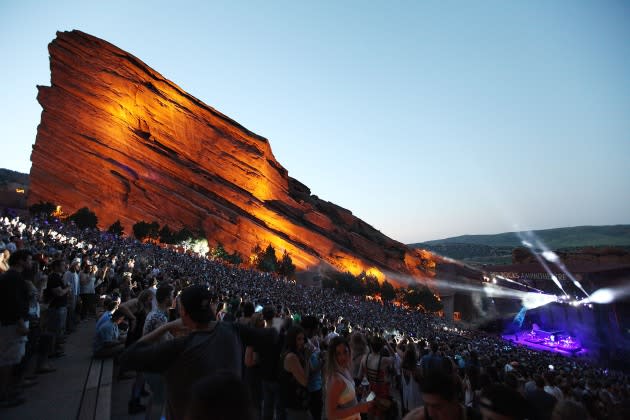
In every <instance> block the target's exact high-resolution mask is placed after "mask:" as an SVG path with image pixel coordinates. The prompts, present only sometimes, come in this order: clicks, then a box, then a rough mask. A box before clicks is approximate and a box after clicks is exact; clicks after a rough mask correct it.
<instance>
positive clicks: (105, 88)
mask: <svg viewBox="0 0 630 420" xmlns="http://www.w3.org/2000/svg"><path fill="white" fill-rule="evenodd" d="M49 53H50V67H51V86H50V87H47V86H39V87H38V89H39V94H38V97H37V98H38V101H39V102H40V104H41V105H42V108H43V111H42V115H41V123H40V125H39V127H38V130H37V138H36V142H35V145H34V146H33V152H32V155H31V161H32V168H31V173H30V180H31V186H30V191H29V203H31V204H32V203H36V202H39V201H51V202H53V203H55V204H59V205H61V206H62V207H63V209H64V211H65V212H66V213H72V212H74V211H75V210H77V209H78V208H81V207H84V206H87V207H89V208H90V209H91V210H93V211H95V212H96V214H97V215H98V217H99V225H100V226H101V227H102V228H107V227H108V226H109V225H110V224H112V223H113V222H114V221H116V220H120V221H121V223H122V224H123V226H124V227H125V230H126V232H131V227H132V225H133V224H134V223H136V222H138V221H140V220H145V221H153V220H155V221H158V222H159V223H160V225H162V226H163V225H166V224H168V225H169V226H170V227H171V228H176V229H179V228H181V227H183V226H186V227H188V228H189V229H191V230H193V231H194V230H201V229H203V231H204V232H205V233H206V234H207V236H208V238H209V240H210V241H211V242H212V243H214V242H217V241H220V242H222V243H223V244H224V246H225V248H226V249H228V250H230V251H232V250H236V251H239V252H240V253H242V254H243V255H245V256H248V255H249V254H250V251H251V249H252V248H253V247H254V245H256V244H261V245H263V246H264V245H266V244H267V243H271V244H272V245H273V246H274V247H275V248H276V249H277V250H280V251H282V250H287V252H289V253H290V254H291V256H292V258H293V261H294V263H295V264H296V265H297V267H298V268H299V269H313V268H315V267H317V266H321V265H322V264H323V265H328V264H329V265H331V266H333V267H335V268H337V269H340V270H343V271H350V272H352V273H353V274H358V273H360V272H361V271H369V272H370V273H373V274H377V275H378V276H379V277H380V278H382V277H383V276H382V275H383V273H385V274H387V273H390V272H391V273H396V274H397V276H396V277H397V278H398V279H400V278H402V277H400V276H403V277H404V276H406V275H408V276H411V277H413V278H415V279H416V280H421V279H426V278H428V277H430V273H431V270H430V268H431V255H430V254H429V253H427V252H426V251H421V250H413V249H409V248H408V247H406V246H405V245H403V244H401V243H399V242H397V241H394V240H392V239H390V238H388V237H386V236H385V235H383V234H382V233H380V232H379V231H377V230H376V229H374V228H373V227H372V226H370V225H368V224H367V223H365V222H364V221H362V220H360V219H358V218H356V217H355V216H354V215H353V214H352V213H351V212H350V211H349V210H346V209H343V208H341V207H339V206H337V205H335V204H333V203H330V202H327V201H324V200H321V199H319V198H318V197H317V196H315V195H312V194H311V192H310V190H309V189H308V187H306V186H305V185H303V184H301V183H300V182H299V181H297V180H295V179H293V178H291V177H289V176H288V173H287V171H286V169H284V167H282V165H281V164H280V163H279V162H277V161H276V159H275V157H274V155H273V153H272V151H271V147H270V144H269V142H268V141H267V139H265V138H264V137H261V136H259V135H256V134H254V133H252V132H251V131H249V130H247V129H246V128H244V127H242V126H241V125H240V124H238V123H237V122H235V121H233V120H231V119H230V118H228V117H226V116H225V115H223V114H221V113H220V112H218V111H216V110H215V109H213V108H212V107H210V106H208V105H206V104H204V103H203V102H201V101H200V100H198V99H196V98H195V97H193V96H191V95H190V94H188V93H186V92H184V91H183V90H182V89H181V88H179V87H178V86H177V85H176V84H174V83H173V82H171V81H169V80H167V79H165V78H164V77H162V76H161V75H160V74H159V73H157V72H156V71H154V70H153V69H151V68H150V67H149V66H147V65H146V64H145V63H143V62H142V61H141V60H139V59H138V58H136V57H134V56H133V55H131V54H129V53H127V52H125V51H122V50H120V49H119V48H117V47H115V46H114V45H112V44H110V43H108V42H106V41H103V40H101V39H98V38H96V37H93V36H91V35H88V34H85V33H83V32H80V31H71V32H59V33H57V38H56V39H55V40H53V42H51V43H50V45H49ZM209 76H210V77H211V73H210V74H209ZM394 281H395V282H397V283H400V281H397V280H395V279H394Z"/></svg>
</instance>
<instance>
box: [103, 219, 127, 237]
mask: <svg viewBox="0 0 630 420" xmlns="http://www.w3.org/2000/svg"><path fill="white" fill-rule="evenodd" d="M107 231H108V232H109V233H112V234H114V235H117V236H122V235H123V234H124V233H125V230H124V228H123V226H122V224H120V220H116V221H115V222H114V223H112V224H111V226H110V227H109V228H107Z"/></svg>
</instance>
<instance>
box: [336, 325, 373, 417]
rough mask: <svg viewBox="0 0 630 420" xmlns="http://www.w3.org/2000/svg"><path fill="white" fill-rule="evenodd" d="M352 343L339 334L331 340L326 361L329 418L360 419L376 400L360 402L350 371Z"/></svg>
mask: <svg viewBox="0 0 630 420" xmlns="http://www.w3.org/2000/svg"><path fill="white" fill-rule="evenodd" d="M350 361H351V357H350V345H349V344H348V340H346V339H345V338H344V337H342V336H337V337H335V338H333V339H332V340H331V341H330V345H329V347H328V355H327V361H326V376H327V386H326V389H327V390H326V416H327V418H328V420H360V419H361V414H360V413H367V412H368V411H369V410H370V409H371V408H372V406H373V404H374V400H373V398H374V397H373V396H372V398H369V399H370V401H365V402H362V403H359V402H358V401H357V397H356V393H355V390H354V379H353V378H352V375H351V373H350Z"/></svg>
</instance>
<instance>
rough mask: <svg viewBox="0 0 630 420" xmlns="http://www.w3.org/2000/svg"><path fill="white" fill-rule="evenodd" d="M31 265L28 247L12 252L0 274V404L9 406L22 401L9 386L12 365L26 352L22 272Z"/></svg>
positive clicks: (25, 299) (25, 298)
mask: <svg viewBox="0 0 630 420" xmlns="http://www.w3.org/2000/svg"><path fill="white" fill-rule="evenodd" d="M31 264H32V254H31V252H30V251H28V250H19V251H16V252H14V253H13V254H12V255H11V257H10V259H9V266H10V267H11V268H10V269H9V270H8V271H7V272H5V273H3V274H2V275H1V276H0V406H2V407H13V406H16V405H19V404H22V403H24V399H23V398H20V397H18V396H17V395H15V394H13V395H12V394H11V391H12V390H14V388H13V387H11V386H10V381H11V373H12V370H13V368H14V367H15V366H16V365H17V364H18V363H20V361H21V360H22V357H24V354H25V351H26V340H27V338H26V336H27V335H28V312H29V289H28V287H27V285H26V282H25V281H24V278H23V271H24V270H26V269H28V268H29V267H30V266H31Z"/></svg>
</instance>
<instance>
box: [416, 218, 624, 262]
mask: <svg viewBox="0 0 630 420" xmlns="http://www.w3.org/2000/svg"><path fill="white" fill-rule="evenodd" d="M533 232H534V234H535V235H536V236H537V237H538V238H540V240H541V241H542V242H544V243H545V244H546V245H547V246H548V247H549V248H550V249H554V250H559V249H576V248H582V247H602V246H615V247H622V248H628V247H630V225H611V226H576V227H568V228H557V229H545V230H535V231H533ZM409 246H410V247H412V248H424V249H427V250H429V251H433V252H436V253H438V254H440V255H444V256H447V257H451V258H455V259H459V260H463V261H466V262H470V263H476V264H504V263H510V261H511V256H512V250H513V249H514V248H517V247H519V246H522V244H521V240H520V239H519V237H518V236H517V234H516V232H505V233H499V234H496V235H463V236H455V237H452V238H445V239H438V240H435V241H427V242H420V243H415V244H410V245H409Z"/></svg>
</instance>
